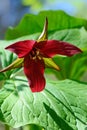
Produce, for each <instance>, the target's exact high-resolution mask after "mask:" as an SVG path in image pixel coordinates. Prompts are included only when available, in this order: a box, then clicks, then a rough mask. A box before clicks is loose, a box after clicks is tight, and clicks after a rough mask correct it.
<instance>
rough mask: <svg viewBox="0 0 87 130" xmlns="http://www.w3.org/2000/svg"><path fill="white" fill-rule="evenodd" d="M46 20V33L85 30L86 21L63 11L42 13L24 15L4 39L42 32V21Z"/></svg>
mask: <svg viewBox="0 0 87 130" xmlns="http://www.w3.org/2000/svg"><path fill="white" fill-rule="evenodd" d="M46 17H47V18H48V22H49V29H48V32H49V33H51V32H52V31H58V30H63V29H70V28H81V27H83V26H84V27H85V28H87V20H85V19H80V18H75V17H73V16H69V15H68V14H66V13H65V12H64V11H60V10H57V11H42V12H40V13H39V14H38V15H33V14H26V15H25V16H24V18H23V19H22V20H21V21H20V23H19V25H17V26H16V27H15V28H12V27H10V28H9V29H8V30H7V33H6V39H8V40H11V39H15V38H18V37H21V36H24V35H30V34H35V33H38V32H42V29H43V25H44V20H45V18H46Z"/></svg>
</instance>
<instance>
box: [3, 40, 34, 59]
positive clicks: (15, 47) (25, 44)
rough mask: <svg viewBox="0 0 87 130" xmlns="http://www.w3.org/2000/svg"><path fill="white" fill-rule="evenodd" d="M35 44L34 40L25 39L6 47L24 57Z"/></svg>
mask: <svg viewBox="0 0 87 130" xmlns="http://www.w3.org/2000/svg"><path fill="white" fill-rule="evenodd" d="M34 44H35V41H34V40H25V41H20V42H16V43H14V44H12V45H10V46H8V47H6V48H5V49H8V50H10V51H12V52H14V53H16V54H17V55H18V57H19V58H22V57H24V56H25V55H26V54H28V53H29V52H30V51H31V50H32V47H33V45H34Z"/></svg>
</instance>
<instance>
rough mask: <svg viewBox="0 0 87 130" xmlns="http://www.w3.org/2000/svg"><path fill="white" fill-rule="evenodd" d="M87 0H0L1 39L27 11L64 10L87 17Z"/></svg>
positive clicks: (35, 12)
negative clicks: (9, 27)
mask: <svg viewBox="0 0 87 130" xmlns="http://www.w3.org/2000/svg"><path fill="white" fill-rule="evenodd" d="M86 7H87V0H0V39H4V35H5V32H6V30H7V28H8V26H16V25H17V24H18V22H19V21H20V19H21V18H22V17H23V15H24V14H26V13H34V14H37V13H38V12H39V11H41V10H64V11H66V12H67V13H68V14H70V15H74V16H77V17H83V18H87V14H86V12H87V8H86Z"/></svg>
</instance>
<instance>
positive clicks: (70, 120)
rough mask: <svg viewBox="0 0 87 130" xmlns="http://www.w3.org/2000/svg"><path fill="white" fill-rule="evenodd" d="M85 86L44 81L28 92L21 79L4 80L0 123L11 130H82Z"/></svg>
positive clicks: (86, 115)
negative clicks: (30, 129) (33, 127)
mask: <svg viewBox="0 0 87 130" xmlns="http://www.w3.org/2000/svg"><path fill="white" fill-rule="evenodd" d="M86 90H87V84H83V83H79V82H75V81H72V80H64V81H57V82H51V81H47V85H46V88H45V90H44V91H42V92H40V93H32V92H31V91H30V89H29V87H28V85H27V81H26V80H24V78H23V79H18V80H17V78H16V79H15V81H6V83H5V85H4V87H3V88H2V89H1V90H0V113H1V115H2V116H0V120H1V121H2V122H4V123H6V124H8V125H10V126H12V127H14V128H16V127H19V126H23V125H26V124H37V125H40V126H42V127H43V128H44V129H46V130H80V128H79V126H78V125H81V126H82V128H83V129H81V130H84V128H85V127H86V124H87V99H86V97H87V92H86Z"/></svg>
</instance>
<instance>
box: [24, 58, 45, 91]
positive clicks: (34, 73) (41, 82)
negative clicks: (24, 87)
mask: <svg viewBox="0 0 87 130" xmlns="http://www.w3.org/2000/svg"><path fill="white" fill-rule="evenodd" d="M44 69H45V66H44V62H43V60H39V59H36V60H32V59H31V60H30V59H29V58H28V57H26V58H25V61H24V73H25V75H26V76H27V78H28V81H29V84H30V88H31V90H32V92H40V91H42V90H43V89H44V87H45V79H44V76H43V74H44Z"/></svg>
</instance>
